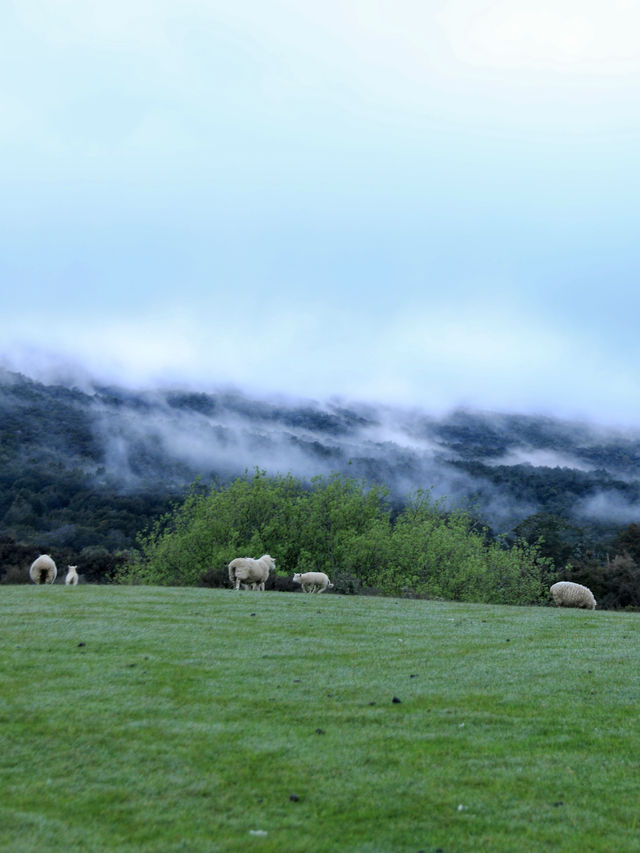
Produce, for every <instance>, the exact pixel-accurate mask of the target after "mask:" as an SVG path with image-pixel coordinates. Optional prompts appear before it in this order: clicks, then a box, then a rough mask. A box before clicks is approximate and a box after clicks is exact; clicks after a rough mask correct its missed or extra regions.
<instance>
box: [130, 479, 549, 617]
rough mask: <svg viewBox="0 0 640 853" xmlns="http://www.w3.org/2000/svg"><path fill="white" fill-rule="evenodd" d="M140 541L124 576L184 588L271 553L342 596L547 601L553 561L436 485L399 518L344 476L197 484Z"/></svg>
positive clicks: (219, 578) (369, 489) (377, 490)
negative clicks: (438, 494)
mask: <svg viewBox="0 0 640 853" xmlns="http://www.w3.org/2000/svg"><path fill="white" fill-rule="evenodd" d="M139 544H140V551H139V553H138V556H137V559H136V560H135V561H134V562H133V564H132V565H130V566H128V567H127V568H126V569H125V571H124V573H123V579H124V580H128V581H130V582H137V583H152V584H164V585H172V586H192V585H212V584H216V583H223V584H226V583H227V578H226V572H225V568H226V565H227V564H228V563H229V562H230V560H232V559H233V558H234V557H239V556H253V557H259V556H260V555H261V554H264V553H269V554H271V556H272V557H274V559H275V560H276V572H277V573H282V574H287V575H291V574H292V573H293V572H297V571H300V572H305V571H324V572H326V573H327V574H328V575H329V576H330V577H331V578H332V579H334V584H335V587H334V588H335V590H336V592H345V593H353V592H366V591H374V590H375V591H379V592H382V593H384V594H387V595H411V596H415V595H419V596H425V597H429V598H443V599H450V600H458V601H482V602H495V603H513V604H531V603H537V602H541V601H543V600H544V599H545V596H546V592H545V577H546V573H548V571H549V567H550V561H549V560H548V559H545V558H542V557H541V556H540V554H539V550H538V548H537V547H536V546H534V545H527V544H516V545H512V546H511V547H507V546H506V545H505V544H504V543H502V542H500V541H497V540H493V539H491V538H490V537H489V534H488V532H487V531H486V530H483V529H479V528H478V526H477V524H476V522H475V520H474V519H473V518H472V516H471V515H469V513H467V512H464V511H462V510H454V511H447V510H445V508H444V505H443V504H442V503H441V502H438V501H432V500H431V496H430V494H429V493H428V492H425V491H420V492H418V493H416V494H415V495H414V496H413V497H412V498H411V500H410V501H409V502H408V503H407V504H406V506H405V507H404V508H403V509H402V511H400V512H399V513H398V514H396V516H395V517H394V518H392V513H391V508H390V505H389V501H388V494H387V491H386V490H385V489H384V488H382V487H379V486H370V485H366V484H365V483H363V482H359V481H357V480H353V479H350V478H346V477H343V476H341V475H337V474H336V475H332V476H330V477H328V478H325V477H318V478H315V479H314V480H313V481H312V482H311V484H310V485H305V484H304V483H303V482H302V481H300V480H298V479H296V478H294V477H292V476H291V475H287V476H286V477H282V476H280V477H267V476H266V474H265V473H264V472H262V471H256V473H255V474H254V475H252V476H249V475H245V476H244V477H241V478H238V479H237V480H235V481H233V482H232V483H231V484H230V485H229V486H226V487H214V488H212V489H210V490H209V491H203V490H202V488H201V487H200V485H199V484H195V485H194V487H193V488H192V490H191V491H190V493H189V494H188V496H187V497H186V499H185V500H184V502H183V503H182V504H181V505H179V506H176V507H175V509H174V510H173V511H172V512H169V513H167V514H166V515H165V516H164V517H163V518H162V519H160V520H159V521H158V522H157V523H156V524H155V526H154V527H153V528H152V529H151V530H150V531H148V532H147V533H146V534H145V535H144V536H142V537H141V538H140V543H139ZM273 584H274V582H272V584H271V585H272V586H273Z"/></svg>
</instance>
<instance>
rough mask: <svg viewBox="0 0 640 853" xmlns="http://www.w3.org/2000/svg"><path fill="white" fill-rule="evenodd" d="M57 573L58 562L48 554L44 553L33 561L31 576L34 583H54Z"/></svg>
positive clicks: (30, 570)
mask: <svg viewBox="0 0 640 853" xmlns="http://www.w3.org/2000/svg"><path fill="white" fill-rule="evenodd" d="M57 575H58V569H57V568H56V564H55V563H54V561H53V560H52V559H51V557H50V556H49V555H48V554H42V555H41V556H40V557H38V558H37V559H35V560H34V561H33V563H31V568H30V569H29V577H30V578H31V580H32V581H33V582H34V583H38V584H41V583H53V582H54V581H55V579H56V577H57Z"/></svg>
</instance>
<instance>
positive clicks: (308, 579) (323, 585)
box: [293, 572, 333, 593]
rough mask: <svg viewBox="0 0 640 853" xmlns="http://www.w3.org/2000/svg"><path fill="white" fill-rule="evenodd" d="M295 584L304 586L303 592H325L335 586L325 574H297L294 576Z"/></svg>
mask: <svg viewBox="0 0 640 853" xmlns="http://www.w3.org/2000/svg"><path fill="white" fill-rule="evenodd" d="M293 582H294V583H299V584H300V585H301V586H302V590H303V592H318V593H320V592H324V591H325V589H327V587H332V586H333V584H332V583H331V581H330V580H329V578H328V577H327V575H325V573H324V572H304V574H300V572H296V573H295V575H294V576H293Z"/></svg>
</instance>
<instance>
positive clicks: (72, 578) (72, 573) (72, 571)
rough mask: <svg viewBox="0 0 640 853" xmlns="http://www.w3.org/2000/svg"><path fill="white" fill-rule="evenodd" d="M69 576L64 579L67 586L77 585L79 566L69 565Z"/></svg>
mask: <svg viewBox="0 0 640 853" xmlns="http://www.w3.org/2000/svg"><path fill="white" fill-rule="evenodd" d="M67 569H68V571H67V576H66V578H65V579H64V582H65V584H66V586H77V585H78V572H77V569H78V567H77V566H67Z"/></svg>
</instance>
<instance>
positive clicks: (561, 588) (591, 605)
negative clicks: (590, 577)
mask: <svg viewBox="0 0 640 853" xmlns="http://www.w3.org/2000/svg"><path fill="white" fill-rule="evenodd" d="M549 591H550V593H551V595H552V596H553V600H554V603H555V604H556V605H557V606H558V607H583V608H585V610H595V609H596V600H595V598H594V597H593V593H592V592H591V590H590V589H589V588H588V587H586V586H582V584H580V583H572V582H571V581H559V582H558V583H554V584H553V586H552V587H551V588H550V590H549Z"/></svg>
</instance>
